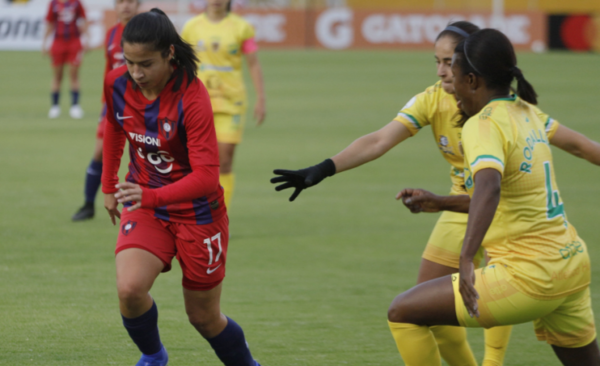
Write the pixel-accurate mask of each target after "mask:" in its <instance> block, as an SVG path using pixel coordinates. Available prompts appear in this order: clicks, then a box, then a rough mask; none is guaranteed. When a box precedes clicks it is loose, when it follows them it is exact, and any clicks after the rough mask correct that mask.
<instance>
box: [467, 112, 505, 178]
mask: <svg viewBox="0 0 600 366" xmlns="http://www.w3.org/2000/svg"><path fill="white" fill-rule="evenodd" d="M506 132H507V131H503V130H502V128H501V127H500V126H498V124H497V123H496V122H494V121H493V120H492V119H491V118H489V117H488V118H486V119H480V118H479V117H478V116H475V117H473V118H471V119H470V120H469V121H468V122H467V123H466V124H465V126H464V127H463V130H462V145H463V149H464V152H465V165H466V166H467V167H468V168H469V171H470V176H471V177H474V176H475V174H477V172H478V171H480V170H482V169H489V168H491V169H495V170H497V171H499V172H500V174H502V175H504V166H505V161H506V148H505V146H506V138H507V136H510V135H509V134H507V133H506Z"/></svg>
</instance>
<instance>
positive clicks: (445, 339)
mask: <svg viewBox="0 0 600 366" xmlns="http://www.w3.org/2000/svg"><path fill="white" fill-rule="evenodd" d="M457 272H458V268H454V267H449V266H445V265H443V264H439V263H435V262H432V261H430V260H427V259H425V258H422V259H421V266H420V267H419V276H418V278H417V284H420V283H423V282H427V281H430V280H433V279H436V278H441V277H444V276H448V275H450V274H452V273H457ZM429 329H430V330H431V332H432V333H433V336H434V337H435V341H436V342H437V345H438V349H439V351H440V355H441V356H442V358H443V359H444V360H445V361H446V362H447V363H448V365H450V366H466V365H473V366H475V365H477V361H476V360H475V356H474V355H473V351H472V350H471V347H470V346H469V343H468V341H467V330H466V329H465V328H462V327H452V326H433V327H430V328H429Z"/></svg>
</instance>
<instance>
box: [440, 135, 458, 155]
mask: <svg viewBox="0 0 600 366" xmlns="http://www.w3.org/2000/svg"><path fill="white" fill-rule="evenodd" d="M448 145H449V141H448V138H447V137H446V136H444V135H441V136H440V142H439V148H440V150H442V152H444V153H445V154H449V155H454V149H453V148H452V146H448Z"/></svg>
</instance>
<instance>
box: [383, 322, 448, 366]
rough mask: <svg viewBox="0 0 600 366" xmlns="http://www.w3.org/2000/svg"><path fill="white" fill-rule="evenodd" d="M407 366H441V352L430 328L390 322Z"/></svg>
mask: <svg viewBox="0 0 600 366" xmlns="http://www.w3.org/2000/svg"><path fill="white" fill-rule="evenodd" d="M388 325H389V326H390V330H391V331H392V336H393V337H394V340H395V341H396V346H397V347H398V351H399V352H400V356H402V359H403V360H404V363H405V364H406V366H440V365H441V364H442V360H441V359H440V352H439V350H438V347H437V343H436V342H435V338H433V333H431V331H430V330H429V327H424V326H419V325H414V324H406V323H392V322H390V321H388Z"/></svg>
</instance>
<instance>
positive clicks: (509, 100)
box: [488, 94, 517, 104]
mask: <svg viewBox="0 0 600 366" xmlns="http://www.w3.org/2000/svg"><path fill="white" fill-rule="evenodd" d="M515 100H517V96H516V95H515V94H512V95H511V96H510V97H508V98H494V99H492V100H490V103H491V102H501V101H506V102H514V101H515ZM488 104H489V103H488Z"/></svg>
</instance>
